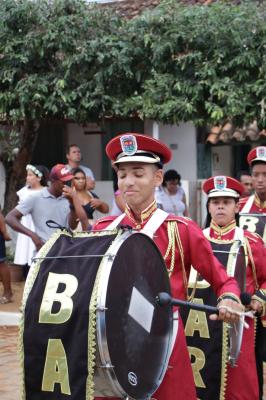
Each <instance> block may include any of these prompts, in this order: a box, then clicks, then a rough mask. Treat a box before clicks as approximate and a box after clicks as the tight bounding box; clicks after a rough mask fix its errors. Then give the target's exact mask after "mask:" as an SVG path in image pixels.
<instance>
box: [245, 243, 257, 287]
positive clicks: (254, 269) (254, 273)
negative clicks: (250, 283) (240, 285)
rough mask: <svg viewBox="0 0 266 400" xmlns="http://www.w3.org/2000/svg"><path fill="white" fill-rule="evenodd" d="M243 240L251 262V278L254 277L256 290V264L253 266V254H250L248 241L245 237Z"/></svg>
mask: <svg viewBox="0 0 266 400" xmlns="http://www.w3.org/2000/svg"><path fill="white" fill-rule="evenodd" d="M245 242H246V246H247V253H248V256H249V258H250V262H251V268H252V274H253V279H254V283H255V290H258V289H259V284H258V279H257V273H256V266H255V262H254V258H253V254H252V251H251V247H250V244H249V241H248V240H247V239H246V240H245Z"/></svg>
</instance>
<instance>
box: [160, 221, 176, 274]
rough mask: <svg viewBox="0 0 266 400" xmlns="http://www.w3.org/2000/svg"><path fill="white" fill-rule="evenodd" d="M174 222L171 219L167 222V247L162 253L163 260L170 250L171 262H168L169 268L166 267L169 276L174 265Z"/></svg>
mask: <svg viewBox="0 0 266 400" xmlns="http://www.w3.org/2000/svg"><path fill="white" fill-rule="evenodd" d="M175 224H176V223H175V222H173V221H171V222H168V224H167V234H168V247H167V250H166V253H165V255H164V257H163V258H164V260H166V259H167V257H168V256H169V254H170V252H171V262H170V268H169V269H168V275H169V278H170V276H171V275H172V272H173V270H174V267H175V231H174V229H175Z"/></svg>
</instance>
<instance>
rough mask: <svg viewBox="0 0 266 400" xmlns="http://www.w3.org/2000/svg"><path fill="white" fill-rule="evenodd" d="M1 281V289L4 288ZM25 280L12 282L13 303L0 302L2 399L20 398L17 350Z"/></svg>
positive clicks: (0, 384)
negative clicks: (20, 309)
mask: <svg viewBox="0 0 266 400" xmlns="http://www.w3.org/2000/svg"><path fill="white" fill-rule="evenodd" d="M1 285H2V284H1V283H0V290H2V286H1ZM23 288H24V282H12V290H13V293H14V295H13V301H12V303H7V304H0V399H1V400H19V399H20V396H19V392H20V379H21V378H20V367H19V357H18V351H17V340H18V326H17V325H15V326H14V325H12V324H17V323H18V318H19V315H20V313H19V308H20V304H21V299H22V292H23Z"/></svg>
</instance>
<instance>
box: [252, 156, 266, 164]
mask: <svg viewBox="0 0 266 400" xmlns="http://www.w3.org/2000/svg"><path fill="white" fill-rule="evenodd" d="M256 161H260V162H262V163H266V159H265V158H260V157H256V158H253V160H251V161H250V165H252V164H253V163H254V162H256Z"/></svg>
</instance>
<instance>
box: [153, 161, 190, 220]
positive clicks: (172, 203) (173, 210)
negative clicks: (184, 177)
mask: <svg viewBox="0 0 266 400" xmlns="http://www.w3.org/2000/svg"><path fill="white" fill-rule="evenodd" d="M155 198H156V202H157V205H158V207H160V208H162V209H163V210H164V211H166V212H168V213H169V214H174V215H179V216H185V217H187V216H188V210H187V204H186V195H185V192H184V189H183V188H182V186H181V176H180V175H179V173H178V172H177V171H176V170H174V169H169V170H168V171H166V173H165V174H164V178H163V184H162V186H161V187H160V188H159V190H157V191H156V193H155Z"/></svg>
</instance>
